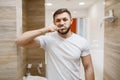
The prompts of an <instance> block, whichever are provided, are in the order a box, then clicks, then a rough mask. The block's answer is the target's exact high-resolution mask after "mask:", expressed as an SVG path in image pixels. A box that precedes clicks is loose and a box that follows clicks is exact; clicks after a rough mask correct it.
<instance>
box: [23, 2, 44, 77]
mask: <svg viewBox="0 0 120 80" xmlns="http://www.w3.org/2000/svg"><path fill="white" fill-rule="evenodd" d="M23 8H26V16H25V15H24V16H23V17H24V19H25V18H26V20H25V21H26V22H25V23H27V24H25V25H26V26H24V28H23V29H24V30H23V31H29V30H35V29H40V28H43V27H44V24H45V7H44V0H26V7H23ZM25 50H26V51H25V54H26V57H27V64H33V66H32V68H31V69H30V72H31V74H32V75H40V76H45V54H44V50H43V49H40V48H37V49H25ZM41 62H42V63H43V67H42V69H41V72H42V74H39V73H38V71H37V67H38V64H39V63H41Z"/></svg>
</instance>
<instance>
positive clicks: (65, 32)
mask: <svg viewBox="0 0 120 80" xmlns="http://www.w3.org/2000/svg"><path fill="white" fill-rule="evenodd" d="M70 28H71V25H70V26H69V27H68V28H67V30H66V31H61V30H58V31H57V32H58V33H60V34H62V35H65V34H67V33H68V32H69V31H70Z"/></svg>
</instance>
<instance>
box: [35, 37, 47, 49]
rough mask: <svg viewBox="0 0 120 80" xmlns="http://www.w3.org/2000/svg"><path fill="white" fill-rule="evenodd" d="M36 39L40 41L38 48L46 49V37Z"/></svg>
mask: <svg viewBox="0 0 120 80" xmlns="http://www.w3.org/2000/svg"><path fill="white" fill-rule="evenodd" d="M36 39H38V40H39V41H40V48H43V49H45V47H46V37H45V36H38V37H37V38H36Z"/></svg>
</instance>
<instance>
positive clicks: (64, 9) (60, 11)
mask: <svg viewBox="0 0 120 80" xmlns="http://www.w3.org/2000/svg"><path fill="white" fill-rule="evenodd" d="M64 12H67V13H68V14H69V16H70V18H71V13H70V11H69V10H68V9H67V8H60V9H58V10H57V11H55V13H54V14H53V20H54V19H55V16H56V15H58V14H61V13H64Z"/></svg>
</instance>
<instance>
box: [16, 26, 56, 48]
mask: <svg viewBox="0 0 120 80" xmlns="http://www.w3.org/2000/svg"><path fill="white" fill-rule="evenodd" d="M57 29H58V28H57V26H55V25H51V26H49V27H45V28H42V29H38V30H32V31H27V32H25V33H23V34H22V35H21V36H20V37H18V38H17V39H16V44H17V45H18V46H21V47H27V48H31V47H32V48H34V47H40V42H39V41H38V40H37V39H35V38H36V37H37V36H40V35H42V34H45V33H47V32H54V31H56V30H57Z"/></svg>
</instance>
